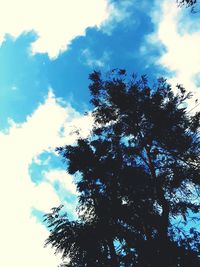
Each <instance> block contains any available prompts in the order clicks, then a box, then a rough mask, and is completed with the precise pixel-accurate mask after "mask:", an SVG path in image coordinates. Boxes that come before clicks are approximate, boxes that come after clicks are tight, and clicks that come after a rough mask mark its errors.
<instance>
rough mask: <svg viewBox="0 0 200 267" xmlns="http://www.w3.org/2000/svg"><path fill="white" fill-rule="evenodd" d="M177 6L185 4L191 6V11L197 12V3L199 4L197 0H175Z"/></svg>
mask: <svg viewBox="0 0 200 267" xmlns="http://www.w3.org/2000/svg"><path fill="white" fill-rule="evenodd" d="M176 1H177V3H178V6H179V7H182V6H186V7H189V8H191V11H192V12H193V13H196V12H199V7H198V8H197V5H199V1H198V0H176Z"/></svg>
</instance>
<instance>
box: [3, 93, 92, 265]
mask: <svg viewBox="0 0 200 267" xmlns="http://www.w3.org/2000/svg"><path fill="white" fill-rule="evenodd" d="M77 123H78V127H79V128H80V129H81V134H83V135H88V134H89V131H90V129H91V127H92V119H91V117H90V116H87V117H81V116H80V114H78V113H77V112H76V111H75V110H73V109H72V108H71V107H69V106H66V105H64V104H63V103H61V102H60V101H59V100H57V99H56V98H55V96H54V95H53V93H52V92H51V91H50V93H49V95H48V97H47V98H46V100H45V102H44V103H43V104H41V105H40V106H39V107H38V108H37V110H36V111H35V112H34V113H33V114H32V115H31V116H29V117H28V118H27V120H26V121H25V122H24V123H22V124H20V125H18V124H15V123H14V122H12V123H11V126H10V129H9V131H8V132H7V133H3V132H0V147H1V150H0V158H1V167H0V175H1V189H0V209H1V221H0V236H1V245H0V250H1V258H0V265H2V266H8V267H11V266H21V267H25V266H27V265H28V266H30V267H35V266H49V267H55V266H57V265H58V262H59V257H55V256H54V255H53V252H52V250H51V249H50V248H49V249H48V248H45V249H44V248H43V245H44V240H45V239H46V238H47V236H48V231H47V230H46V229H45V227H44V226H43V225H41V224H40V223H39V222H38V221H37V220H36V219H35V217H33V216H31V210H32V208H34V209H38V210H41V211H44V212H48V211H49V209H50V208H51V207H53V206H57V205H59V204H60V196H59V195H58V194H57V192H56V191H55V189H54V187H53V186H52V184H53V181H55V180H56V179H60V181H61V182H62V183H63V186H66V187H67V190H68V191H70V192H71V193H72V194H74V193H75V188H74V186H73V184H72V178H71V177H68V178H69V180H68V181H66V182H65V180H64V172H63V171H60V172H59V171H53V170H52V172H50V173H47V174H46V179H44V180H43V181H42V182H41V183H40V184H38V185H36V184H34V183H33V182H32V181H31V177H30V176H29V172H28V169H29V164H30V163H31V162H32V160H33V159H34V158H37V155H38V154H41V153H42V152H43V151H51V150H53V149H54V147H55V146H60V145H64V144H70V143H73V142H74V141H75V139H76V135H74V134H73V133H71V132H70V130H68V131H67V129H68V128H70V126H72V125H74V124H75V125H76V124H77ZM68 126H69V127H68ZM63 128H64V129H65V131H64V133H63V131H62V134H61V129H63ZM60 175H61V177H60ZM58 177H59V178H58ZM66 179H67V175H66Z"/></svg>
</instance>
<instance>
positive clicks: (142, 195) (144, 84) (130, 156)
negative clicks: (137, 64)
mask: <svg viewBox="0 0 200 267" xmlns="http://www.w3.org/2000/svg"><path fill="white" fill-rule="evenodd" d="M90 79H91V81H92V83H91V85H90V91H91V95H92V99H91V103H92V104H93V105H94V110H93V113H92V114H93V118H94V129H93V132H92V133H91V136H90V137H88V138H87V139H84V140H83V139H79V140H78V141H77V144H76V145H74V146H66V147H61V148H58V151H59V152H60V153H61V154H62V155H63V157H64V159H65V160H66V161H67V163H68V168H67V170H68V172H69V173H70V174H76V173H79V176H80V177H81V178H80V179H79V181H78V182H77V190H78V192H79V207H78V212H79V219H78V220H77V221H69V220H68V218H67V215H66V214H62V210H61V209H60V208H57V209H56V208H55V209H53V210H52V212H51V213H50V214H47V215H46V220H47V222H48V225H49V228H50V229H51V233H50V236H49V238H48V240H47V244H51V245H52V246H53V247H54V248H55V249H56V251H60V252H62V253H63V258H64V259H66V258H67V257H69V258H70V262H69V263H68V264H66V265H65V266H80V267H83V266H88V267H95V266H96V267H104V266H105V267H109V266H110V267H111V266H116V267H117V266H127V267H131V266H134V267H156V266H158V267H160V266H162V267H178V266H180V267H191V266H193V267H197V266H199V258H198V253H199V249H200V248H199V241H200V236H199V234H198V232H197V228H196V227H194V222H198V220H199V216H198V212H199V207H200V206H199V189H200V187H199V182H200V181H199V177H200V168H199V166H200V142H199V126H200V120H199V119H200V113H196V114H195V115H191V114H189V113H187V111H186V108H185V104H184V103H185V101H186V100H187V99H188V98H189V97H190V94H188V93H186V90H185V89H184V88H183V87H182V86H177V90H178V93H177V94H174V93H173V91H172V89H171V87H170V86H169V85H168V84H167V83H166V81H165V80H164V79H159V80H158V81H157V83H156V84H155V85H154V86H152V88H150V87H149V85H148V81H147V78H146V77H145V76H143V77H141V78H140V79H137V78H136V77H135V76H134V75H133V76H132V77H131V78H127V76H126V72H125V70H113V71H112V72H111V73H109V74H106V75H105V77H103V76H102V74H101V73H99V72H93V73H92V74H91V75H90ZM190 220H192V221H193V224H192V223H189V221H190Z"/></svg>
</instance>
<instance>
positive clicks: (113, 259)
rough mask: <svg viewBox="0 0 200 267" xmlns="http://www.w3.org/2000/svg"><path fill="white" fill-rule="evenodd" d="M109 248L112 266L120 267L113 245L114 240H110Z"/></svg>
mask: <svg viewBox="0 0 200 267" xmlns="http://www.w3.org/2000/svg"><path fill="white" fill-rule="evenodd" d="M108 246H109V250H110V257H111V266H113V267H119V262H118V258H117V254H116V251H115V246H114V244H113V240H108Z"/></svg>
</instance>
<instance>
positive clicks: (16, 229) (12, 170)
mask: <svg viewBox="0 0 200 267" xmlns="http://www.w3.org/2000/svg"><path fill="white" fill-rule="evenodd" d="M175 2H176V1H175V0H163V1H160V0H159V1H158V0H151V1H150V0H140V1H139V0H84V1H82V0H73V1H72V0H51V1H49V0H48V1H47V0H43V1H39V0H13V1H12V0H0V159H1V164H0V177H1V178H0V179H1V187H0V209H1V220H0V236H1V242H0V251H1V256H0V266H6V267H11V266H20V267H25V266H27V265H28V266H29V267H35V266H48V267H56V266H58V264H59V263H60V256H59V255H54V253H53V250H52V249H51V248H50V247H47V248H44V242H45V239H46V238H47V237H48V230H47V229H46V227H45V225H44V224H43V223H42V220H43V214H44V213H47V212H49V211H50V209H51V208H52V207H55V206H58V205H60V204H61V203H62V204H64V205H65V209H66V210H67V212H68V213H69V216H70V218H72V219H74V218H76V212H75V206H76V203H77V192H76V188H75V185H74V182H73V181H74V179H75V178H74V177H72V176H70V175H69V174H68V173H67V172H66V170H65V169H66V164H65V163H64V162H63V161H62V159H61V158H60V157H59V156H58V155H57V153H56V152H55V148H56V147H58V146H64V145H66V144H73V143H74V142H75V141H76V138H77V134H76V130H77V129H78V130H80V135H81V136H82V137H87V136H88V135H89V134H90V131H91V129H92V118H91V116H90V112H89V113H88V114H87V115H85V111H91V109H92V107H91V106H90V104H89V100H90V95H89V90H88V85H89V80H88V76H89V74H90V73H91V72H92V71H93V70H101V71H103V72H106V71H109V70H111V69H113V68H123V69H126V70H127V71H128V72H129V73H137V74H138V75H140V74H147V75H148V76H149V78H150V79H151V80H155V79H156V78H158V77H161V76H163V77H165V78H167V79H168V81H169V83H171V84H172V86H173V88H175V85H176V84H177V83H179V84H183V85H184V86H185V88H186V89H187V90H188V91H191V92H192V93H193V95H194V96H193V98H192V99H191V100H190V101H189V102H188V109H189V110H190V109H192V108H193V107H194V106H195V100H196V99H199V101H200V88H199V87H200V26H199V25H200V13H194V14H192V13H191V12H190V10H189V9H186V8H181V9H180V8H177V6H176V3H175ZM198 109H199V106H197V107H196V108H195V109H194V110H193V111H197V110H198Z"/></svg>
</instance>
